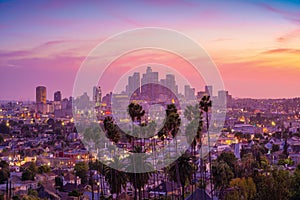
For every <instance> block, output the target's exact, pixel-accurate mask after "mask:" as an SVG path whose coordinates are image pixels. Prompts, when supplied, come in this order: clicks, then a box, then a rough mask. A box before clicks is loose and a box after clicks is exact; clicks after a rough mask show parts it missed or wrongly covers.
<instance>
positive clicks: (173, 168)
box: [168, 153, 196, 200]
mask: <svg viewBox="0 0 300 200" xmlns="http://www.w3.org/2000/svg"><path fill="white" fill-rule="evenodd" d="M195 169H196V167H195V165H194V163H193V162H192V157H191V155H189V154H188V153H184V154H183V155H182V156H180V157H179V158H178V159H177V160H176V161H175V162H173V163H172V164H171V165H170V166H169V167H168V174H169V178H170V179H171V180H172V181H174V182H179V183H180V184H181V198H182V200H184V194H185V185H186V183H188V182H191V179H192V176H193V173H194V171H195Z"/></svg>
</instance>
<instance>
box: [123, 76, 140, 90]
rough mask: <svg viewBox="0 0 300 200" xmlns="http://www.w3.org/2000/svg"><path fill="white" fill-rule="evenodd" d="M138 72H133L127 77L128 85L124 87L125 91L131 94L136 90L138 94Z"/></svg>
mask: <svg viewBox="0 0 300 200" xmlns="http://www.w3.org/2000/svg"><path fill="white" fill-rule="evenodd" d="M140 84H141V82H140V73H139V72H134V73H133V75H132V76H129V77H128V85H127V87H126V93H127V94H129V95H131V94H132V93H133V92H135V91H136V93H137V95H139V94H140Z"/></svg>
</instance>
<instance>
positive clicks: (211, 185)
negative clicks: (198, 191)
mask: <svg viewBox="0 0 300 200" xmlns="http://www.w3.org/2000/svg"><path fill="white" fill-rule="evenodd" d="M206 127H207V139H208V162H209V171H210V172H209V174H210V175H209V179H210V192H211V198H212V199H213V179H212V165H211V152H210V151H211V149H210V134H209V120H208V112H206Z"/></svg>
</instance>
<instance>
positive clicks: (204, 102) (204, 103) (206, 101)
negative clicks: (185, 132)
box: [199, 96, 213, 198]
mask: <svg viewBox="0 0 300 200" xmlns="http://www.w3.org/2000/svg"><path fill="white" fill-rule="evenodd" d="M211 107H212V102H211V100H210V96H203V97H202V99H201V101H200V102H199V108H200V110H201V111H202V112H205V119H206V131H207V140H208V162H209V170H210V192H211V197H212V198H213V179H212V163H211V152H210V150H211V149H210V148H211V146H210V145H211V144H210V134H209V117H208V112H209V109H210V108H211ZM201 149H202V148H201Z"/></svg>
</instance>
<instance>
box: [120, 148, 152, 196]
mask: <svg viewBox="0 0 300 200" xmlns="http://www.w3.org/2000/svg"><path fill="white" fill-rule="evenodd" d="M133 152H134V153H140V154H139V156H136V157H135V156H134V154H132V155H130V156H129V157H128V163H129V165H127V167H126V171H132V169H133V170H134V172H128V173H127V177H128V180H129V182H130V183H131V185H132V186H133V187H134V199H135V200H136V199H137V191H139V199H142V188H144V186H145V185H146V184H147V183H148V181H149V179H150V177H151V175H152V171H154V169H153V166H152V164H151V163H150V162H147V161H146V160H147V158H148V157H147V155H146V154H141V153H143V152H142V148H141V147H139V146H137V147H135V148H134V151H133ZM137 166H138V167H139V169H141V170H143V171H145V172H142V173H141V172H136V170H137ZM139 171H140V170H139Z"/></svg>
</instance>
